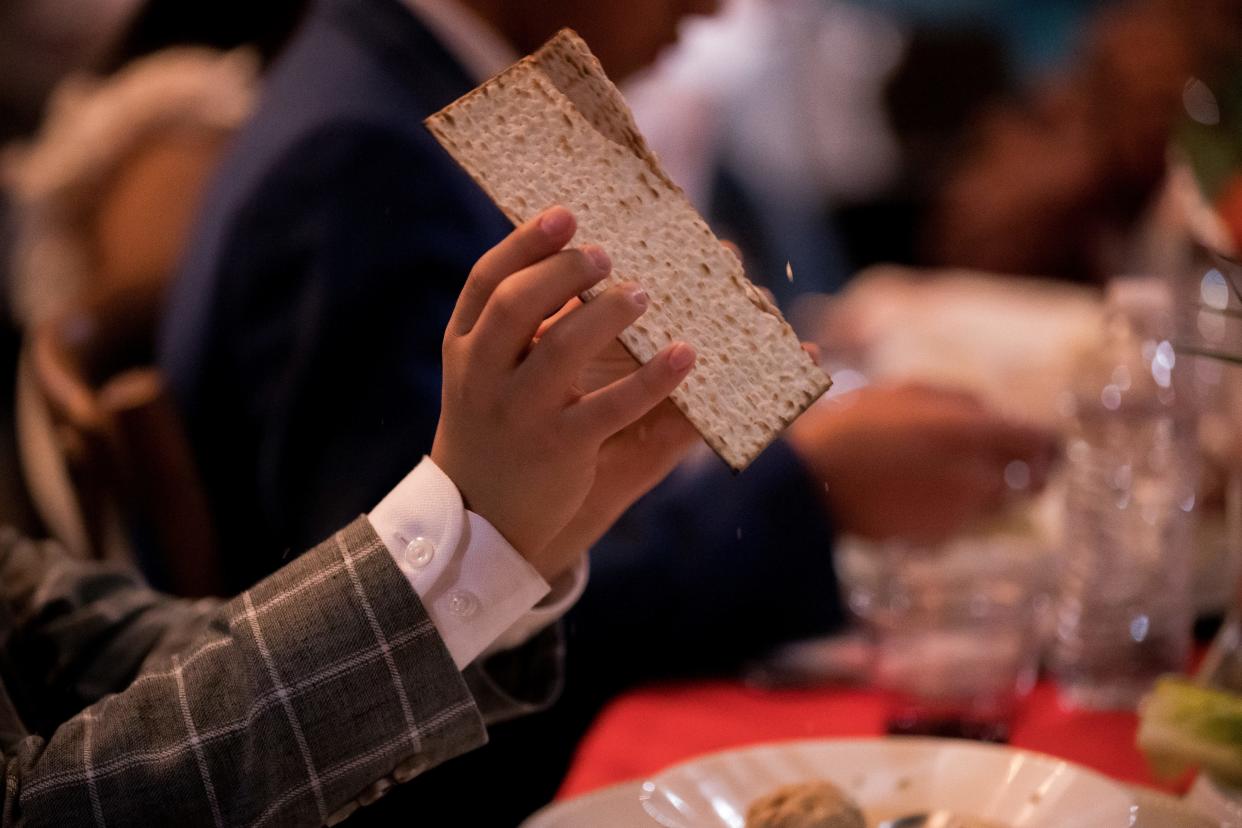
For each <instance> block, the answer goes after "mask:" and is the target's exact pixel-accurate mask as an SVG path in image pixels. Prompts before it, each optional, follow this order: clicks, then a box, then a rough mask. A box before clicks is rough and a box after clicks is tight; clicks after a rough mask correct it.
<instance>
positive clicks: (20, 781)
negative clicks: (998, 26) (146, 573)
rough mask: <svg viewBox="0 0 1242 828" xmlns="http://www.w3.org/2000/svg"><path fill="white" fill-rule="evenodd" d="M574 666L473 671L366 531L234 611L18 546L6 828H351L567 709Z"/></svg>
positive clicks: (250, 594)
mask: <svg viewBox="0 0 1242 828" xmlns="http://www.w3.org/2000/svg"><path fill="white" fill-rule="evenodd" d="M560 655H561V653H560V648H559V634H558V633H557V632H556V631H555V630H549V631H548V632H547V633H545V634H544V635H542V636H540V637H538V638H537V639H536V640H535V641H533V642H531V643H530V644H528V645H527V646H526V647H524V648H522V649H521V650H518V651H514V652H511V653H508V654H505V655H504V656H501V657H499V658H496V659H492V660H491V661H489V662H488V664H487V665H486V667H483V666H477V667H471V668H470V669H468V670H467V671H466V672H465V673H464V674H463V673H462V672H460V671H458V669H457V668H456V667H455V666H454V664H453V661H452V658H451V657H450V656H449V654H448V651H447V650H446V649H445V647H444V644H443V642H442V641H441V640H440V638H439V636H438V634H437V633H436V630H435V627H434V626H433V624H432V623H431V621H430V620H429V619H428V617H427V615H426V613H425V612H424V610H423V608H422V605H421V604H420V603H419V601H418V598H417V596H416V594H415V593H414V591H413V590H412V589H411V588H410V586H409V583H408V582H407V581H406V579H405V576H404V575H402V574H401V572H400V570H398V569H397V567H396V565H395V564H394V563H393V561H392V558H391V556H390V555H389V554H388V552H387V550H386V549H385V547H384V545H383V543H382V541H380V539H379V538H378V537H376V535H375V533H374V531H373V530H372V529H371V526H370V524H369V523H368V522H367V521H366V520H365V519H364V518H360V519H359V520H357V521H355V522H354V523H353V524H351V525H350V526H349V527H347V528H346V529H344V530H343V531H341V532H339V533H338V534H337V535H336V536H335V537H334V538H332V539H331V540H329V541H327V542H325V543H323V544H321V545H320V546H319V547H317V548H315V549H313V550H312V551H310V552H308V553H306V554H305V555H303V556H302V557H301V558H299V559H297V560H296V561H294V562H292V563H291V564H289V565H287V566H286V567H285V568H283V569H281V570H280V571H279V572H277V573H276V574H275V575H273V576H271V577H269V578H267V579H266V580H264V581H262V582H261V583H259V584H258V585H257V586H255V587H254V588H253V589H251V590H249V591H247V592H245V593H243V594H242V595H240V596H238V597H237V598H236V599H234V600H232V601H229V602H227V603H223V602H219V601H212V600H207V601H196V602H190V601H183V600H176V599H170V598H168V597H166V596H161V595H158V594H156V593H155V592H153V591H151V590H150V589H148V588H147V587H146V586H144V585H143V584H142V583H141V582H139V581H138V580H137V579H136V577H135V576H134V575H132V574H130V573H128V572H125V571H121V570H118V569H116V568H105V567H102V566H100V565H99V564H95V563H89V562H83V561H78V560H74V559H71V558H69V557H67V556H65V555H64V554H63V553H62V552H61V551H60V550H59V549H57V548H55V547H54V546H53V545H52V544H49V543H34V542H31V541H27V540H24V539H22V538H19V537H18V536H17V535H16V534H15V533H13V532H10V531H7V530H5V531H0V681H2V683H0V758H2V759H3V762H4V781H5V788H4V804H3V825H4V826H9V825H56V826H65V825H96V826H100V828H102V826H122V825H166V824H176V825H178V826H187V825H200V824H201V825H216V826H222V825H223V826H233V825H276V826H285V825H318V824H322V823H330V822H334V821H338V820H340V819H342V818H344V817H345V816H348V814H349V813H350V812H352V810H353V809H355V808H357V807H358V806H359V805H360V804H368V803H369V802H371V801H374V799H376V798H378V797H379V796H381V795H383V793H384V792H386V791H387V790H388V789H389V788H390V787H392V785H393V784H394V783H398V782H404V781H406V780H408V779H410V778H412V777H413V776H415V775H416V774H418V773H419V772H421V771H423V770H426V769H427V768H430V767H432V766H434V765H436V764H438V763H440V762H443V761H445V760H446V759H450V758H452V757H453V756H456V755H458V754H460V753H462V752H464V751H466V750H469V749H471V748H474V747H477V746H479V745H481V744H483V742H484V741H486V731H485V727H484V723H485V721H490V720H495V719H499V718H505V717H508V716H512V715H516V714H519V713H523V712H528V711H530V710H533V709H536V708H537V707H539V706H542V705H544V704H546V703H547V702H549V701H550V700H551V699H552V697H553V696H554V695H555V693H556V691H557V690H558V689H559V688H558V686H557V685H558V682H559V678H560V673H559V660H560ZM414 816H416V815H414V814H412V815H411V817H412V818H413V817H414Z"/></svg>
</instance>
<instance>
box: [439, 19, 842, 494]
mask: <svg viewBox="0 0 1242 828" xmlns="http://www.w3.org/2000/svg"><path fill="white" fill-rule="evenodd" d="M427 126H428V128H429V129H430V130H431V132H432V134H434V135H435V137H436V138H437V139H438V140H439V141H440V142H441V143H442V144H443V145H444V147H445V148H446V149H447V150H448V151H449V152H450V153H451V154H452V155H453V157H454V158H455V159H456V160H457V161H458V163H460V164H461V165H462V166H463V167H464V168H465V169H466V171H467V172H469V173H470V175H471V176H473V177H474V179H475V180H476V181H477V182H478V183H479V184H480V186H482V187H483V189H484V190H486V191H487V193H488V195H490V196H491V197H492V199H493V200H494V201H495V202H496V203H497V204H498V205H499V206H500V208H501V209H502V210H503V211H504V212H505V213H506V214H507V215H508V216H509V218H510V219H512V220H513V221H514V222H515V223H521V222H523V221H525V220H527V219H529V218H531V217H532V216H534V215H535V214H537V213H538V212H540V211H541V210H543V209H545V208H547V207H550V206H552V205H553V204H563V205H565V206H566V207H568V208H569V209H570V210H572V211H573V212H574V214H575V216H576V217H577V219H578V234H577V236H575V239H574V242H575V244H588V243H593V244H598V245H600V246H601V247H603V248H604V250H606V251H607V252H608V255H609V256H610V257H611V258H612V262H613V273H612V275H611V276H610V277H609V278H608V280H606V281H605V282H602V283H601V284H600V285H598V286H596V287H595V288H594V289H593V290H592V292H591V295H595V294H598V293H599V292H600V291H602V290H604V289H606V288H607V287H608V286H610V285H612V284H615V283H616V282H619V281H626V280H633V281H636V282H639V283H640V284H642V285H643V287H644V288H645V289H646V291H647V293H648V295H649V296H650V297H651V305H650V306H649V308H648V310H647V312H646V313H645V314H644V315H643V316H642V318H641V319H639V320H638V322H636V323H635V324H634V325H632V326H631V327H630V328H629V329H627V330H626V331H625V332H624V333H623V334H622V335H621V341H622V343H623V344H624V345H625V347H626V348H628V349H629V351H630V353H632V354H633V355H634V356H635V357H636V358H637V359H638V360H639V361H641V362H646V361H647V360H649V359H651V357H653V356H655V354H656V353H658V352H659V350H660V349H661V348H663V347H664V346H665V345H667V344H668V343H669V342H672V341H673V340H675V339H680V340H683V341H686V342H689V343H690V344H691V345H693V346H694V348H695V350H696V351H697V352H698V361H697V363H696V365H695V368H694V371H693V372H692V373H691V375H690V376H689V377H688V378H687V379H686V381H685V382H684V383H682V385H681V386H680V387H679V388H678V389H677V390H676V391H675V392H674V393H673V401H674V402H675V403H676V404H677V406H678V407H679V408H680V409H681V410H682V411H683V412H684V413H685V414H686V417H687V418H689V420H690V421H691V422H692V423H693V424H694V426H695V428H697V429H698V430H699V432H700V433H701V434H702V435H703V437H704V439H705V440H706V441H707V442H708V444H709V445H711V447H712V448H713V449H715V450H716V452H717V453H718V454H719V455H720V456H721V457H722V458H723V459H724V460H725V462H727V463H728V464H729V465H730V466H732V467H733V468H734V469H739V470H740V469H742V468H745V467H746V466H747V465H749V464H750V462H751V461H752V460H754V458H755V457H756V456H758V454H759V453H760V452H761V451H763V449H764V448H765V447H766V446H767V445H768V444H769V443H770V442H771V441H772V440H773V439H775V437H776V436H777V435H778V434H779V433H780V432H781V430H782V429H784V427H785V426H786V425H788V424H789V423H790V422H791V421H792V420H793V419H794V418H795V417H797V416H798V415H799V414H801V413H802V411H804V410H805V409H806V407H807V406H809V405H810V404H811V403H812V402H814V401H815V400H816V399H817V398H818V397H819V396H820V395H821V394H823V392H824V391H826V390H827V389H828V386H829V385H830V384H831V381H830V380H829V379H828V377H827V375H825V374H824V373H823V372H822V371H820V370H819V368H818V367H816V365H815V364H814V362H813V361H812V360H811V358H810V357H809V356H807V354H806V353H805V352H803V351H802V348H801V345H800V344H799V342H798V338H797V336H796V335H795V334H794V332H793V329H792V328H790V327H789V325H788V323H786V322H785V320H784V318H783V317H782V316H781V315H780V312H779V311H778V310H777V309H776V308H775V307H774V306H773V305H772V304H771V303H770V302H768V300H767V299H766V297H764V296H763V294H762V293H760V292H759V291H758V290H757V289H756V288H755V287H754V285H752V284H751V283H750V281H749V280H748V279H747V278H746V277H745V275H744V274H743V272H742V265H741V262H739V261H738V259H737V257H736V256H735V255H733V253H731V252H730V251H728V250H726V249H725V248H724V247H722V246H721V244H720V241H719V240H718V239H717V238H716V236H715V235H714V234H713V233H712V232H711V230H710V229H708V227H707V224H706V223H705V222H704V221H703V219H702V218H701V217H700V216H699V214H698V213H697V212H696V211H695V209H694V208H693V207H692V206H691V205H690V202H689V201H688V200H687V199H686V197H685V195H684V194H683V193H682V191H681V190H680V188H678V187H677V186H676V185H675V184H673V183H672V181H670V180H669V179H668V176H667V175H665V173H664V171H663V170H661V169H660V166H659V163H658V162H657V161H656V159H655V157H654V155H653V154H652V153H651V152H650V150H648V148H647V146H646V143H645V142H644V141H643V139H642V136H641V135H639V133H638V129H637V127H636V126H635V125H634V120H633V117H632V116H631V115H630V112H629V109H628V108H627V107H626V105H625V103H624V101H623V100H622V98H621V95H620V93H619V92H617V90H616V88H615V87H614V86H613V85H612V83H611V82H610V81H609V80H608V78H607V77H606V76H605V75H604V73H603V70H602V69H601V68H600V66H599V63H598V61H596V59H595V57H594V56H593V55H592V54H591V53H590V51H589V50H588V49H587V47H586V44H585V43H583V42H582V40H581V38H579V37H578V36H577V35H576V34H574V33H573V32H571V31H569V30H562V31H561V32H560V34H558V35H557V36H556V37H555V38H553V39H552V40H551V41H549V42H548V44H547V45H545V46H544V47H543V48H541V49H540V50H539V51H538V52H536V53H535V54H534V55H532V56H530V57H528V58H524V59H523V60H522V61H520V62H519V63H517V64H515V65H514V66H513V67H511V68H510V69H508V70H507V71H505V72H504V73H502V74H500V75H498V76H497V77H495V78H493V79H492V80H490V81H488V82H487V83H486V84H484V85H483V86H481V87H479V88H478V89H476V90H475V91H474V92H471V93H470V94H469V95H467V96H465V97H464V98H462V99H460V100H458V101H457V102H455V103H453V104H451V105H450V106H448V107H446V108H445V109H443V110H441V111H440V112H438V113H436V114H435V115H433V116H432V117H430V118H428V119H427ZM586 298H588V299H589V298H590V296H588V297H586Z"/></svg>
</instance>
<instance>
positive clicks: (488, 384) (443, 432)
mask: <svg viewBox="0 0 1242 828" xmlns="http://www.w3.org/2000/svg"><path fill="white" fill-rule="evenodd" d="M574 230H575V223H574V219H573V216H572V215H571V214H570V213H569V212H568V211H567V210H565V209H564V208H562V207H553V208H551V209H549V210H547V211H545V212H544V213H542V214H541V215H539V216H537V217H535V218H534V219H532V220H531V221H529V222H527V223H526V224H524V225H522V226H521V227H519V228H518V229H517V230H515V231H514V232H513V233H511V234H510V235H509V237H508V238H506V239H505V240H504V241H502V242H501V243H500V244H498V245H497V246H496V247H494V248H492V250H490V251H488V252H487V253H486V254H485V255H484V256H483V258H481V259H480V260H479V262H478V264H476V265H475V267H474V270H473V271H471V273H470V278H469V279H468V280H467V281H466V286H465V288H464V289H463V290H462V294H461V297H460V298H459V299H458V301H457V307H456V309H455V310H454V312H453V316H452V318H451V319H450V320H449V324H448V330H447V331H446V333H445V336H444V392H443V406H442V409H441V413H440V425H439V428H437V430H436V438H435V443H434V444H433V446H432V449H431V458H432V460H434V461H435V463H436V464H437V465H438V466H439V467H440V468H441V469H443V470H444V472H445V473H446V474H447V475H448V476H449V478H450V479H452V481H453V482H454V483H455V484H456V485H457V487H458V489H460V491H461V493H462V497H463V498H464V499H465V502H466V506H467V508H469V509H471V510H472V511H474V512H477V513H478V514H480V515H482V516H483V517H484V518H486V519H487V520H488V521H489V522H491V524H492V525H493V526H495V527H496V529H497V530H498V531H499V532H500V533H501V534H502V535H504V536H505V538H506V539H507V540H508V541H509V542H510V543H512V544H513V546H514V547H515V548H516V549H517V550H518V551H519V552H520V553H522V554H523V555H524V556H526V558H527V560H529V561H530V562H531V563H532V564H533V565H534V566H535V568H536V569H538V570H539V571H540V573H541V574H543V575H544V576H545V577H548V578H551V577H554V576H555V575H556V574H558V573H559V572H561V571H562V570H564V569H565V568H566V567H568V566H569V565H571V564H572V563H573V560H574V557H571V556H576V555H577V554H580V553H581V552H582V551H583V550H582V549H576V550H564V549H562V547H560V545H554V546H552V547H549V541H551V540H552V538H553V537H555V536H556V535H557V534H558V533H559V532H560V531H561V530H562V529H564V528H565V526H566V525H567V524H568V523H569V522H570V520H571V518H573V517H574V515H575V513H576V512H578V510H579V508H580V507H581V506H582V504H583V502H584V501H585V499H586V496H587V493H588V492H589V491H590V490H591V488H592V486H593V484H594V483H595V476H596V471H597V468H598V466H599V463H600V454H601V448H602V447H603V446H604V445H605V443H606V442H608V441H609V439H610V438H611V437H613V436H614V435H615V434H617V433H618V432H620V431H622V430H623V429H625V428H626V427H627V426H629V425H630V424H632V423H634V422H635V421H637V420H638V419H639V418H641V417H642V416H643V415H645V414H646V413H647V412H648V411H650V410H651V409H652V408H654V407H655V406H656V405H657V404H659V403H660V402H661V401H662V400H664V399H665V398H666V397H667V396H668V395H669V394H670V393H671V392H672V390H673V389H674V388H676V387H677V385H678V384H679V383H680V382H681V381H682V380H683V379H684V378H685V377H686V375H687V374H688V373H689V372H690V368H691V366H692V365H693V364H694V351H693V349H692V348H690V346H689V345H686V344H685V343H680V342H674V343H672V344H670V345H669V346H667V347H666V348H665V349H664V350H662V351H661V352H660V353H659V354H657V355H656V357H655V358H654V359H652V360H651V361H650V362H648V363H647V364H646V365H644V366H643V367H641V368H639V369H637V370H635V371H634V372H633V373H631V374H628V375H627V376H624V377H622V378H621V379H618V380H616V381H614V382H612V383H611V384H609V385H607V386H605V387H603V388H600V389H598V390H592V391H589V392H585V393H584V392H583V391H582V390H580V389H581V386H580V385H579V383H578V380H579V377H580V375H581V374H582V373H583V370H584V369H585V368H586V367H587V365H588V364H589V363H590V362H591V361H592V360H593V359H595V358H596V356H597V355H599V354H600V353H601V352H602V351H604V350H605V349H606V348H608V347H609V345H610V344H611V343H612V342H613V341H614V340H615V338H616V336H617V335H618V334H619V333H621V331H623V330H624V329H625V328H627V327H628V326H629V325H630V323H632V322H633V321H634V320H635V319H637V318H638V317H639V316H641V315H642V313H643V311H644V310H645V309H646V306H647V298H646V295H645V294H644V293H643V292H642V290H641V289H640V288H639V286H638V285H636V284H633V283H625V284H620V285H616V286H614V287H611V288H609V289H608V290H607V291H605V292H604V293H603V294H601V295H600V296H599V297H597V298H596V299H594V300H593V301H591V302H590V303H588V304H586V305H583V306H581V307H576V308H574V309H573V310H571V311H570V312H568V313H564V314H560V315H558V318H557V319H556V321H555V322H554V323H552V324H551V325H550V326H546V327H544V329H543V330H541V327H543V323H544V321H545V319H546V318H547V317H549V316H551V315H552V314H554V313H555V312H556V311H557V310H558V309H560V308H562V306H563V305H564V304H565V303H566V302H567V301H568V300H569V299H571V298H572V297H574V296H577V295H578V294H579V293H581V292H582V291H584V290H586V289H587V288H589V287H590V286H591V285H594V284H595V283H596V282H598V281H600V280H601V279H603V278H604V277H605V276H607V275H608V272H609V270H610V268H611V265H610V264H609V262H608V257H607V255H605V254H604V252H603V251H602V250H600V249H599V248H584V249H582V250H562V248H563V247H564V246H565V245H566V244H567V243H568V242H569V240H570V239H571V238H573V235H574ZM536 333H539V334H540V336H539V339H538V341H533V339H534V337H535V335H536Z"/></svg>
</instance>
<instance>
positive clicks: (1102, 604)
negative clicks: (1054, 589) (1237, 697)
mask: <svg viewBox="0 0 1242 828" xmlns="http://www.w3.org/2000/svg"><path fill="white" fill-rule="evenodd" d="M1171 299H1172V297H1171V291H1170V290H1169V286H1168V284H1167V282H1165V281H1164V280H1161V279H1147V278H1128V279H1120V280H1116V281H1114V282H1113V284H1111V285H1110V288H1109V295H1108V313H1107V315H1106V318H1105V324H1104V329H1103V331H1102V332H1101V337H1100V342H1099V344H1098V346H1097V347H1095V348H1092V349H1090V350H1089V351H1087V352H1085V353H1084V354H1083V355H1082V358H1081V361H1080V363H1079V368H1078V372H1077V375H1076V377H1075V379H1074V388H1073V402H1074V417H1073V433H1072V435H1071V437H1070V439H1069V440H1068V442H1067V447H1066V456H1067V463H1066V474H1067V490H1066V504H1065V516H1064V537H1063V541H1062V552H1063V555H1062V561H1063V563H1062V566H1061V568H1060V569H1061V572H1060V583H1059V595H1058V602H1057V622H1056V636H1055V639H1054V642H1053V648H1052V668H1053V671H1054V673H1055V674H1056V676H1057V678H1058V679H1059V681H1060V684H1061V689H1062V692H1063V694H1064V696H1065V698H1066V699H1067V700H1068V701H1069V702H1070V703H1072V704H1075V705H1078V706H1083V707H1090V708H1106V709H1107V708H1133V707H1134V706H1136V705H1137V704H1138V701H1139V700H1140V699H1141V698H1142V696H1143V694H1144V693H1145V692H1146V691H1147V690H1148V689H1149V688H1150V686H1151V684H1152V683H1153V682H1154V681H1155V679H1156V678H1157V677H1158V676H1159V675H1160V674H1162V673H1166V672H1176V671H1180V670H1182V669H1184V667H1185V666H1186V661H1187V658H1188V657H1189V653H1190V637H1191V625H1192V620H1193V609H1192V602H1191V595H1190V571H1191V560H1192V556H1191V549H1192V546H1193V531H1194V523H1193V519H1194V510H1195V500H1196V475H1197V468H1196V467H1197V452H1196V451H1195V445H1194V439H1195V420H1194V408H1193V406H1192V404H1191V403H1192V400H1191V397H1192V394H1191V393H1190V391H1189V388H1190V386H1189V383H1188V381H1187V372H1186V370H1185V369H1186V366H1185V364H1182V365H1180V366H1179V365H1178V359H1177V356H1178V355H1177V353H1176V351H1175V349H1174V347H1173V344H1172V342H1171V341H1170V339H1171V338H1172V337H1173V333H1172V329H1173V314H1172V301H1171Z"/></svg>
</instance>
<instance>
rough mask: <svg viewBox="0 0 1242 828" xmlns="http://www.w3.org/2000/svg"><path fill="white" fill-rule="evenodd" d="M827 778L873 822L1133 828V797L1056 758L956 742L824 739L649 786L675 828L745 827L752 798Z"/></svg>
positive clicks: (653, 811)
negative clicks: (959, 819)
mask: <svg viewBox="0 0 1242 828" xmlns="http://www.w3.org/2000/svg"><path fill="white" fill-rule="evenodd" d="M812 779H827V780H828V781H830V782H833V783H834V784H836V785H838V786H839V787H841V788H842V789H843V790H844V791H845V792H846V793H847V794H848V795H849V796H851V797H853V798H854V800H855V801H857V802H858V804H859V805H860V806H861V807H862V808H863V810H864V811H865V812H866V813H867V815H868V817H871V818H890V817H893V816H901V815H904V814H910V813H917V812H921V811H927V810H930V809H933V808H946V809H949V810H952V811H955V812H959V813H961V814H965V815H970V816H975V817H980V818H983V819H990V820H994V821H996V822H999V823H1001V824H1004V825H1007V826H1011V828H1036V826H1038V827H1039V828H1127V827H1128V826H1133V825H1135V824H1136V821H1137V820H1136V808H1135V806H1134V800H1133V798H1132V797H1131V796H1130V795H1129V794H1128V793H1127V792H1126V790H1125V789H1124V788H1123V787H1122V786H1120V785H1118V784H1117V783H1115V782H1112V781H1110V780H1108V779H1107V778H1105V777H1103V776H1101V775H1099V774H1097V773H1095V772H1094V771H1090V770H1087V769H1085V768H1081V767H1078V766H1076V765H1071V764H1070V763H1069V762H1064V761H1062V760H1060V759H1054V758H1053V757H1051V756H1044V755H1042V754H1038V753H1029V752H1026V751H1021V750H1015V749H1013V748H1008V747H1004V746H1002V745H987V744H981V743H978V742H965V741H960V740H952V739H920V738H886V739H865V740H822V741H808V742H786V743H781V744H772V745H762V746H759V747H754V748H746V749H744V750H735V751H729V752H726V753H718V754H714V755H711V756H706V757H703V758H701V759H697V760H694V761H691V762H686V763H684V764H681V765H676V766H674V767H672V768H669V769H668V770H666V771H664V772H662V773H661V774H659V775H658V776H656V777H654V778H653V779H651V780H649V781H647V782H645V783H644V784H643V794H642V804H643V808H644V809H645V810H646V811H647V813H648V814H650V815H651V816H652V817H653V818H655V820H656V821H657V822H659V823H660V824H661V825H664V826H668V828H718V827H719V828H744V826H745V824H746V809H747V807H748V806H749V805H750V803H751V802H752V801H754V800H755V799H757V798H758V797H760V796H762V795H764V794H766V793H768V792H769V791H771V790H773V789H774V788H777V787H779V786H780V785H786V784H789V783H792V782H803V781H807V780H812Z"/></svg>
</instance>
